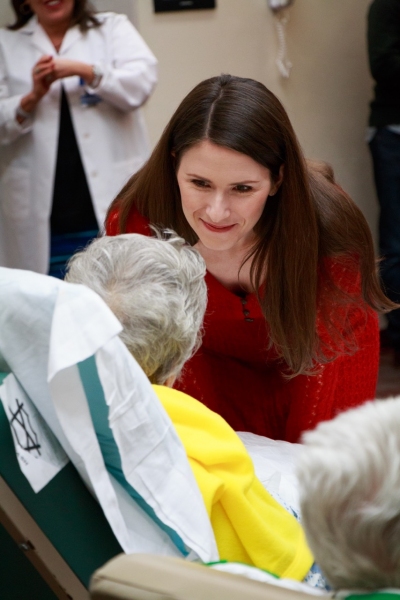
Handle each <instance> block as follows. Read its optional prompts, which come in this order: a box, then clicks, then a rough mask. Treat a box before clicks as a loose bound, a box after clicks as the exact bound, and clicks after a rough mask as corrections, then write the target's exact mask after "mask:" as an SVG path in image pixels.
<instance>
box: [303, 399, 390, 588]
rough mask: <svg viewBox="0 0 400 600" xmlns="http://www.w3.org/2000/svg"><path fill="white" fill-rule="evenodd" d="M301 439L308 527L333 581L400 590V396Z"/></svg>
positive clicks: (360, 409) (305, 523) (352, 413)
mask: <svg viewBox="0 0 400 600" xmlns="http://www.w3.org/2000/svg"><path fill="white" fill-rule="evenodd" d="M302 441H303V442H304V446H305V447H304V449H303V451H302V454H301V456H300V464H299V468H298V478H299V486H300V504H301V512H302V523H303V526H304V529H305V532H306V535H307V541H308V543H309V545H310V548H311V550H312V552H313V554H314V556H315V560H316V562H317V563H318V564H319V565H320V567H321V569H322V571H323V573H324V575H325V576H326V577H327V579H328V581H329V583H330V584H331V585H332V586H333V587H334V588H336V589H353V590H354V589H358V590H363V589H364V590H367V589H368V590H377V589H382V588H399V587H400V543H399V540H400V397H398V398H395V399H387V400H377V401H375V402H369V403H367V404H364V405H363V406H360V407H358V408H355V409H352V410H349V411H347V412H344V413H342V414H340V415H338V416H337V417H336V418H335V419H333V420H332V421H326V422H324V423H320V424H319V425H318V427H317V428H316V429H315V430H314V431H309V432H307V433H306V434H304V436H303V439H302Z"/></svg>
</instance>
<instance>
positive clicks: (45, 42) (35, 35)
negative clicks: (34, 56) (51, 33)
mask: <svg viewBox="0 0 400 600" xmlns="http://www.w3.org/2000/svg"><path fill="white" fill-rule="evenodd" d="M21 33H22V34H23V35H26V36H30V38H31V42H32V46H34V47H35V48H37V49H38V50H39V51H40V53H41V55H43V54H51V55H54V54H55V48H54V46H53V44H52V43H51V41H50V38H49V37H48V35H47V34H46V32H45V30H44V29H43V27H42V26H41V25H40V24H39V23H38V21H37V18H36V16H35V15H34V16H33V17H32V18H31V19H29V21H28V23H27V24H26V25H25V27H23V28H22V29H21Z"/></svg>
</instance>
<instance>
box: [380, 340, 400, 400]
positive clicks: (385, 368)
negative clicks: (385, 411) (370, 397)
mask: <svg viewBox="0 0 400 600" xmlns="http://www.w3.org/2000/svg"><path fill="white" fill-rule="evenodd" d="M389 396H400V367H394V366H393V354H392V352H391V350H390V349H388V348H383V349H382V351H381V362H380V368H379V378H378V387H377V390H376V397H377V398H388V397H389Z"/></svg>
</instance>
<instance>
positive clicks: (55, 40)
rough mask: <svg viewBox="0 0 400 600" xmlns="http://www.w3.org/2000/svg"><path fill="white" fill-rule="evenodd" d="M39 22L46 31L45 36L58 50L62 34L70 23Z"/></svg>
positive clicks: (63, 34)
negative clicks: (44, 23)
mask: <svg viewBox="0 0 400 600" xmlns="http://www.w3.org/2000/svg"><path fill="white" fill-rule="evenodd" d="M39 23H40V21H39ZM40 24H41V26H42V27H43V29H44V31H45V32H46V34H47V36H48V37H49V39H50V41H51V43H52V44H53V46H54V48H55V49H56V51H57V52H58V51H59V50H60V48H61V44H62V41H63V39H64V36H65V34H66V33H67V31H68V29H69V26H70V23H69V22H62V23H54V24H51V25H49V24H46V25H43V23H40Z"/></svg>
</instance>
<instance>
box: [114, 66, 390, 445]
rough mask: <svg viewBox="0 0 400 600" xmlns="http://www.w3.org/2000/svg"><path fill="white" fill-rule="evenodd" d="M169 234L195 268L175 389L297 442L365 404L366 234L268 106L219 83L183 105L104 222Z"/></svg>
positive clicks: (257, 92) (233, 419)
mask: <svg viewBox="0 0 400 600" xmlns="http://www.w3.org/2000/svg"><path fill="white" fill-rule="evenodd" d="M149 223H153V224H156V225H159V226H164V227H171V228H173V229H174V230H175V231H177V232H178V233H179V234H180V235H181V236H182V237H184V238H185V239H186V240H187V241H188V242H189V243H191V244H193V245H195V247H196V248H197V249H198V250H199V251H200V253H201V255H202V256H203V258H204V259H205V262H206V265H207V275H206V281H207V286H208V309H207V313H206V318H205V323H204V338H203V343H202V346H201V348H200V349H199V351H198V352H197V353H196V354H195V356H194V357H193V358H192V359H191V360H190V361H189V363H188V364H187V366H186V368H185V371H184V373H183V376H182V377H181V379H180V381H179V382H178V384H177V387H179V389H181V390H182V391H184V392H186V393H188V394H189V395H191V396H194V397H195V398H197V399H198V400H200V401H202V402H204V403H205V404H206V405H207V406H208V407H210V408H211V409H213V410H215V411H216V412H218V413H219V414H221V415H222V416H223V417H224V418H225V419H226V420H227V421H228V423H229V424H230V425H231V426H232V427H233V428H234V429H236V430H247V431H253V432H255V433H258V434H262V435H266V436H268V437H271V438H275V439H285V440H288V441H297V440H298V439H299V435H300V433H301V432H302V431H304V430H305V429H310V428H312V427H314V426H315V425H316V424H317V423H318V422H319V421H321V420H324V419H329V418H331V417H333V416H334V415H335V414H336V413H337V412H339V411H341V410H343V409H345V408H348V407H350V406H355V405H357V404H360V403H362V402H364V401H365V400H367V399H369V398H373V397H374V394H375V386H376V378H377V369H378V355H379V342H378V323H377V316H376V313H375V311H376V310H388V309H390V308H391V307H392V306H393V305H392V304H391V303H390V302H389V301H388V300H387V299H386V297H385V296H384V294H383V293H382V291H381V289H380V286H379V283H378V279H377V275H376V269H375V260H374V253H373V245H372V240H371V235H370V232H369V229H368V225H367V223H366V221H365V219H364V217H363V215H362V213H361V211H360V210H359V209H358V208H357V207H356V206H355V204H354V203H353V202H352V201H351V200H350V198H349V197H348V196H347V195H346V194H345V193H344V192H343V190H341V188H340V187H338V186H337V185H336V184H335V183H334V181H333V176H332V174H330V173H329V172H328V171H327V172H323V170H322V169H321V168H318V167H317V166H312V165H310V166H309V167H307V165H306V163H305V160H304V158H303V155H302V152H301V150H300V147H299V144H298V142H297V139H296V136H295V134H294V131H293V128H292V126H291V124H290V121H289V119H288V116H287V114H286V112H285V110H284V109H283V107H282V105H281V104H280V102H279V100H278V99H277V98H276V97H275V96H274V95H273V94H272V93H271V92H270V91H269V90H267V89H266V88H265V87H264V86H263V85H262V84H261V83H258V82H256V81H253V80H249V79H242V78H239V77H232V76H230V75H222V76H220V77H214V78H212V79H208V80H206V81H203V82H202V83H200V84H199V85H198V86H196V87H195V88H194V89H193V90H192V91H191V92H190V93H189V95H188V96H187V97H186V98H185V99H184V100H183V102H182V103H181V105H180V106H179V107H178V109H177V111H176V112H175V114H174V115H173V117H172V119H171V121H170V122H169V124H168V125H167V127H166V129H165V131H164V133H163V135H162V136H161V139H160V141H159V143H158V145H157V146H156V148H155V150H154V152H153V154H152V156H151V158H150V159H149V161H148V162H147V163H146V165H145V166H144V167H143V168H142V169H141V170H140V171H139V172H138V173H137V174H136V175H134V176H133V177H132V178H131V180H130V181H129V182H128V183H127V185H126V186H125V187H124V188H123V190H122V191H121V193H120V194H119V196H118V197H117V198H116V200H115V201H114V203H113V205H112V206H111V209H110V211H109V214H108V218H107V223H106V228H107V233H108V234H109V235H113V234H117V233H119V232H138V233H145V234H150V230H149V228H148V224H149Z"/></svg>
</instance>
